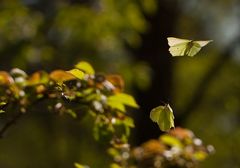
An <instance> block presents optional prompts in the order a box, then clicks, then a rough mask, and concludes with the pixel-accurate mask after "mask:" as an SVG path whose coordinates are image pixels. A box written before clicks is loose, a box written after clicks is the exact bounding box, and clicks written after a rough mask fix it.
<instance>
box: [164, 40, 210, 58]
mask: <svg viewBox="0 0 240 168" xmlns="http://www.w3.org/2000/svg"><path fill="white" fill-rule="evenodd" d="M167 40H168V45H169V46H170V48H169V51H170V53H171V55H172V56H190V57H192V56H194V55H196V54H197V53H198V52H199V51H200V50H201V48H202V47H204V46H205V45H207V44H208V43H210V42H212V40H206V41H193V40H188V39H180V38H175V37H168V38H167Z"/></svg>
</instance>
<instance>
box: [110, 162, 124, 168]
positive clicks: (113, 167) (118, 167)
mask: <svg viewBox="0 0 240 168" xmlns="http://www.w3.org/2000/svg"><path fill="white" fill-rule="evenodd" d="M110 168H122V166H120V165H118V164H116V163H112V164H111V165H110Z"/></svg>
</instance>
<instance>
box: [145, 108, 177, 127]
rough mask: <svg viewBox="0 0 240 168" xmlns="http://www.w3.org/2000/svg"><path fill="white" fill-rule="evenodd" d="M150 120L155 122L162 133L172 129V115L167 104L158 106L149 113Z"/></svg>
mask: <svg viewBox="0 0 240 168" xmlns="http://www.w3.org/2000/svg"><path fill="white" fill-rule="evenodd" d="M150 118H151V120H152V121H153V122H156V123H157V124H158V126H159V128H160V130H162V131H168V130H169V129H170V128H172V127H174V115H173V111H172V108H171V107H170V105H169V104H166V105H165V106H158V107H156V108H154V109H152V111H151V112H150Z"/></svg>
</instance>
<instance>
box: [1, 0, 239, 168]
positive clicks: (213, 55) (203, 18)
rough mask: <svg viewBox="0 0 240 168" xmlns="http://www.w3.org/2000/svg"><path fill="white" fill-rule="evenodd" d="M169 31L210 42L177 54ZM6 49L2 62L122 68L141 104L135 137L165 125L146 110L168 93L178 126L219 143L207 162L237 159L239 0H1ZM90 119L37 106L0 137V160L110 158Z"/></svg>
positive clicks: (28, 163) (4, 165)
mask: <svg viewBox="0 0 240 168" xmlns="http://www.w3.org/2000/svg"><path fill="white" fill-rule="evenodd" d="M169 36H173V37H179V38H187V39H195V40H209V39H212V40H214V42H213V43H211V44H209V45H208V46H207V47H204V49H202V51H201V52H200V53H199V54H197V55H196V56H195V57H194V58H188V57H179V58H172V57H171V55H170V54H169V52H168V45H167V40H166V38H167V37H169ZM0 58H1V59H0V60H1V61H0V69H1V70H10V69H11V68H13V67H18V68H21V69H23V70H25V71H27V72H28V73H31V72H34V71H37V70H40V69H44V70H47V71H51V70H54V69H59V68H60V69H66V70H67V69H71V68H72V66H73V65H74V64H76V63H77V62H78V61H80V60H86V61H89V62H90V63H91V64H92V65H93V66H94V67H95V68H96V70H97V71H98V72H105V73H117V74H120V75H122V76H123V78H124V80H125V85H126V90H125V91H126V92H128V93H131V94H133V95H134V96H135V97H136V99H137V101H138V103H139V104H140V106H141V109H140V110H137V111H133V112H132V113H131V114H132V116H133V117H134V118H135V120H136V128H135V129H134V131H133V133H132V137H131V143H132V144H133V146H136V145H139V144H141V143H142V142H145V141H146V140H148V139H151V138H157V137H158V136H159V135H160V134H161V132H160V131H159V129H158V126H157V125H156V124H154V123H152V122H151V121H150V119H149V112H150V110H151V109H152V108H154V107H156V106H158V105H160V104H162V102H165V103H170V104H171V106H172V108H173V110H174V114H175V117H176V118H175V122H176V125H177V126H181V127H187V128H189V129H191V130H193V131H194V132H195V134H196V136H198V137H200V138H201V139H202V140H203V141H204V142H205V143H207V144H212V145H214V146H215V148H216V153H215V154H214V155H212V156H210V157H209V158H208V159H207V160H206V161H205V162H203V163H202V164H201V167H203V168H213V167H218V168H229V167H231V168H238V167H240V155H239V151H240V1H238V0H218V1H213V0H212V1H210V0H202V1H197V0H191V1H181V0H121V1H114V0H52V1H48V0H1V1H0ZM0 119H1V116H0ZM86 123H88V122H87V119H83V120H82V121H81V122H79V121H75V120H73V119H72V118H70V117H57V116H54V115H52V114H49V113H48V112H45V111H42V110H41V108H37V109H34V110H32V111H31V113H27V114H26V115H25V116H24V117H23V118H22V119H21V120H20V121H19V122H18V123H17V124H16V125H15V126H14V127H12V128H10V129H9V131H8V132H7V134H6V136H5V137H4V138H3V139H0V167H1V168H15V167H17V168H32V167H36V168H52V167H56V168H66V167H73V163H74V162H80V163H84V164H88V165H90V166H91V167H93V168H94V167H105V166H106V161H107V160H108V159H109V158H108V157H107V154H106V153H104V152H103V151H104V145H101V144H96V143H95V141H94V140H93V138H92V132H91V126H84V125H87V124H86ZM83 128H84V129H83ZM104 165H105V166H104Z"/></svg>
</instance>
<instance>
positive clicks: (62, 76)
mask: <svg viewBox="0 0 240 168" xmlns="http://www.w3.org/2000/svg"><path fill="white" fill-rule="evenodd" d="M0 86H1V87H0V88H1V90H0V93H1V94H0V95H1V96H0V102H1V103H0V107H1V113H3V112H5V111H6V112H5V113H9V111H10V110H13V109H14V110H15V114H14V116H13V118H12V120H11V121H10V122H6V123H5V126H3V127H2V129H1V130H0V135H1V136H3V134H4V133H5V131H6V130H7V129H8V127H9V126H11V124H12V123H13V122H15V121H16V120H17V119H18V118H19V117H21V116H22V115H23V114H25V113H27V112H29V109H30V107H31V106H33V107H34V106H35V105H36V103H39V102H40V101H44V100H45V101H47V102H48V107H47V108H48V109H49V110H50V111H53V112H56V113H58V114H60V115H63V114H69V115H71V116H72V117H73V118H79V117H81V118H82V117H84V116H85V115H89V116H91V117H92V118H93V120H94V124H93V135H94V137H95V139H96V140H101V141H103V140H104V141H105V140H107V142H108V143H109V144H110V145H111V146H110V147H109V149H108V153H109V154H110V155H111V156H112V157H113V159H114V162H113V163H112V164H111V165H110V167H111V168H126V167H129V166H131V165H132V164H133V163H132V161H133V160H135V161H134V162H136V163H135V164H133V165H132V167H135V166H137V167H139V168H140V167H142V166H143V167H144V165H145V166H146V164H147V165H148V166H150V165H152V166H153V165H154V167H156V168H158V167H162V166H164V167H169V165H170V166H172V165H175V166H179V167H189V168H190V167H193V166H194V165H195V164H196V163H197V162H198V161H201V160H204V159H205V158H206V156H207V155H208V151H207V148H205V147H204V146H203V145H202V143H201V140H200V139H197V138H195V136H194V135H193V133H192V132H191V131H189V130H186V129H181V128H176V129H174V130H171V131H170V132H169V133H168V134H165V135H162V136H161V137H160V139H159V140H151V141H149V142H146V143H145V144H143V145H142V147H138V148H136V149H131V148H130V145H129V144H128V137H129V135H130V128H133V127H134V122H133V119H132V118H131V117H129V116H128V115H127V113H126V106H129V107H133V108H138V107H139V106H138V104H137V103H136V101H135V99H134V98H133V97H132V96H131V95H128V94H126V93H123V80H122V79H121V77H120V76H116V75H103V74H97V73H95V70H94V69H93V67H92V66H91V65H90V64H89V63H88V62H84V61H82V62H79V63H78V64H77V65H76V66H75V68H74V69H71V70H69V71H64V70H54V71H52V72H50V73H47V72H45V71H38V72H35V73H33V74H31V75H27V74H26V73H25V72H24V71H22V70H20V69H16V68H15V69H12V70H11V71H10V73H8V72H6V71H0ZM151 119H152V120H153V121H156V122H157V123H158V124H159V126H160V129H162V130H164V131H166V130H169V129H170V128H171V127H174V123H173V112H172V109H171V107H170V106H169V104H167V105H165V106H159V107H157V108H155V109H153V110H152V112H151ZM152 150H153V151H152ZM145 162H146V163H145ZM75 167H76V168H83V167H88V166H84V165H81V164H78V163H75Z"/></svg>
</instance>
